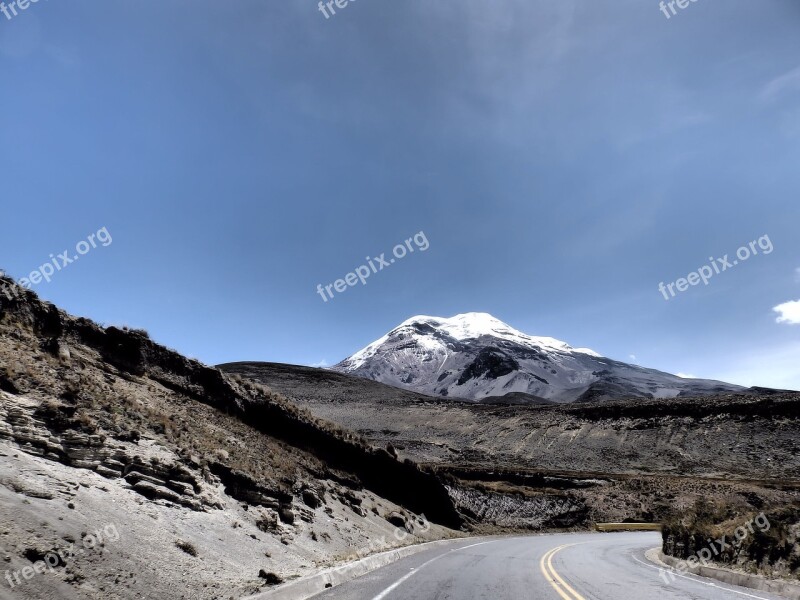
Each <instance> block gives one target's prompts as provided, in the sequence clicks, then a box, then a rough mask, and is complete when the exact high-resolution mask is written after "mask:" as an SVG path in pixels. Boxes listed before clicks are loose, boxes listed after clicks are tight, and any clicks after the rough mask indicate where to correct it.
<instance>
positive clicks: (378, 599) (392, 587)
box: [372, 540, 766, 600]
mask: <svg viewBox="0 0 800 600" xmlns="http://www.w3.org/2000/svg"><path fill="white" fill-rule="evenodd" d="M496 541H499V540H491V541H488V542H480V543H478V544H470V545H469V546H463V547H461V548H453V549H452V550H448V551H447V552H445V553H444V554H440V555H439V556H436V557H434V558H432V559H430V560H429V561H428V562H426V563H424V564H422V565H420V566H418V567H416V568H415V569H412V570H411V572H410V573H408V574H407V575H403V576H402V577H401V578H400V579H398V580H397V581H395V582H394V583H393V584H392V585H390V586H389V587H388V588H386V589H385V590H383V591H382V592H381V593H380V594H378V595H377V596H375V597H374V598H373V599H372V600H383V599H384V598H386V596H388V595H389V594H390V593H391V592H392V591H394V590H395V589H397V588H398V587H400V586H401V585H402V584H403V583H404V582H405V581H406V580H408V579H409V578H410V577H411V576H412V575H414V574H416V573H419V572H420V571H421V570H422V569H424V568H425V567H427V566H428V565H429V564H431V563H432V562H436V561H437V560H439V559H440V558H442V557H443V556H447V555H448V554H450V553H451V552H458V551H459V550H466V549H467V548H474V547H475V546H483V545H484V544H492V543H494V542H496ZM764 600H766V599H764Z"/></svg>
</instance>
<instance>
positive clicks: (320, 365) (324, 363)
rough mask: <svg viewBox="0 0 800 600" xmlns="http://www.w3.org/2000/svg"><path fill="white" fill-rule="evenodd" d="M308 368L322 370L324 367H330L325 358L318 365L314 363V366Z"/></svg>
mask: <svg viewBox="0 0 800 600" xmlns="http://www.w3.org/2000/svg"><path fill="white" fill-rule="evenodd" d="M308 366H309V367H316V368H318V369H322V368H324V367H327V366H328V361H327V360H325V359H324V358H323V359H322V360H321V361H319V362H318V363H314V364H313V365H308Z"/></svg>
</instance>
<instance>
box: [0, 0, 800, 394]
mask: <svg viewBox="0 0 800 600" xmlns="http://www.w3.org/2000/svg"><path fill="white" fill-rule="evenodd" d="M798 27H800V5H798V3H797V2H796V1H794V0H759V1H758V2H756V1H753V0H749V1H744V0H742V1H737V0H727V1H726V2H724V3H722V2H713V1H712V0H698V1H697V2H695V3H692V4H690V5H689V6H688V7H687V8H686V9H684V10H679V11H678V12H677V14H676V15H674V16H672V17H671V18H669V19H667V18H666V17H665V15H664V14H663V13H662V12H661V11H660V10H659V4H658V2H657V1H655V0H646V1H642V0H613V1H611V0H603V1H591V2H590V1H588V0H584V1H581V2H578V1H573V0H559V1H558V2H551V1H547V2H545V1H538V0H518V1H517V0H498V1H496V2H492V3H487V2H479V1H477V0H458V1H457V2H456V1H445V0H438V1H437V2H430V1H428V0H404V1H403V2H388V1H386V0H357V1H353V2H351V3H350V4H349V5H348V6H346V8H344V9H339V10H338V11H337V14H336V15H333V16H330V18H328V19H326V18H325V16H324V15H323V14H322V13H321V12H320V11H319V10H318V8H317V4H316V3H314V2H312V1H311V0H308V1H305V0H304V1H302V2H301V1H292V2H288V1H283V0H269V1H259V2H256V1H252V0H236V1H231V2H205V1H201V0H191V1H189V0H181V1H177V0H175V1H162V2H152V1H149V0H139V1H137V2H136V3H131V2H122V1H119V0H104V2H102V3H100V2H86V1H75V2H49V1H46V0H43V1H40V2H39V3H37V4H32V5H31V6H30V7H29V8H28V9H27V10H25V11H22V12H20V13H19V14H18V16H16V17H13V18H12V19H11V20H8V19H6V18H4V17H3V16H2V14H0V69H2V75H1V77H0V82H2V83H0V98H2V106H3V110H2V111H0V136H2V144H0V175H2V188H0V198H2V207H3V215H4V222H3V235H2V237H0V266H1V267H2V268H4V269H5V270H6V271H8V272H9V273H10V274H12V275H14V276H15V277H18V278H19V277H24V276H26V275H28V274H29V273H30V272H31V271H33V270H34V269H36V268H37V267H39V265H41V264H43V263H44V262H46V261H48V260H49V256H50V254H51V253H52V254H54V255H57V254H59V253H61V252H62V251H63V250H65V249H68V248H69V249H73V248H75V246H76V244H77V243H78V242H79V241H81V240H85V239H87V237H88V236H89V235H90V234H92V233H95V232H97V231H98V230H99V229H101V228H103V227H105V228H106V229H107V231H108V232H109V233H110V235H111V237H112V238H113V243H111V244H110V245H108V246H102V245H98V247H97V248H92V249H91V251H89V252H88V253H87V254H86V255H85V256H81V260H80V261H78V262H73V263H72V264H69V265H68V267H65V268H64V269H63V270H62V271H59V272H57V273H56V274H55V275H54V276H53V277H52V281H51V282H50V283H44V282H43V283H41V284H39V285H37V286H36V287H35V289H36V290H37V291H38V292H39V293H40V295H41V296H42V297H44V298H46V299H48V300H51V301H53V302H55V303H57V304H58V305H60V306H61V307H63V308H65V309H66V310H68V311H70V312H72V313H74V314H78V315H83V316H88V317H91V318H93V319H95V320H97V321H99V322H102V323H105V324H128V325H131V326H136V327H143V328H145V329H147V330H148V331H149V332H150V333H151V335H152V337H153V338H154V339H156V340H157V341H159V342H162V343H164V344H166V345H168V346H170V347H173V348H176V349H178V350H180V351H181V352H183V353H185V354H188V355H190V356H194V357H197V358H200V359H201V360H203V361H204V362H207V363H211V364H214V363H220V362H226V361H234V360H269V361H279V362H289V363H301V364H315V363H321V362H323V361H325V362H326V363H327V364H332V363H334V362H336V361H338V360H340V359H342V358H344V357H346V356H347V355H349V354H351V353H352V352H354V351H356V350H357V349H359V348H361V347H362V346H364V345H366V344H367V343H369V342H370V341H372V340H373V339H375V338H377V337H379V336H380V335H382V334H383V333H385V332H386V331H388V330H389V329H391V328H392V327H394V326H395V325H397V324H398V323H400V322H401V321H403V320H405V319H407V318H408V317H410V316H412V315H415V314H428V315H438V316H452V315H454V314H457V313H462V312H471V311H482V312H489V313H492V314H493V315H495V316H496V317H498V318H500V319H502V320H504V321H506V322H508V323H509V324H511V325H512V326H514V327H516V328H518V329H521V330H523V331H525V332H527V333H530V334H533V335H546V336H553V337H556V338H559V339H563V340H565V341H567V342H569V343H571V344H573V345H574V346H582V347H590V348H593V349H595V350H597V351H598V352H601V353H602V354H605V355H607V356H611V357H614V358H618V359H622V360H626V361H632V362H636V363H639V364H642V365H646V366H650V367H655V368H659V369H663V370H666V371H671V372H680V373H686V374H693V375H697V376H703V377H712V378H719V379H723V380H727V381H731V382H736V383H742V384H746V385H753V384H757V385H765V386H776V387H791V388H797V389H800V368H798V364H800V337H799V336H798V334H799V333H800V325H798V324H793V322H794V321H797V320H800V319H799V318H798V317H797V309H796V305H791V304H789V305H786V304H785V303H789V302H793V301H797V300H798V299H800V271H798V268H800V236H799V235H798V223H800V197H799V196H798V191H800V169H799V168H798V163H799V162H800V151H799V150H800V36H798V35H797V31H798ZM421 231H422V232H424V233H425V236H426V238H427V240H428V241H429V243H430V247H429V248H428V249H427V250H426V251H425V252H421V251H416V252H414V253H409V255H408V256H406V257H405V258H403V259H402V260H398V261H397V262H396V263H395V264H392V265H391V267H390V268H387V269H384V270H383V271H381V272H378V273H374V274H372V275H371V277H370V278H369V280H368V281H367V285H365V286H362V285H360V284H358V285H356V286H354V287H348V288H347V291H345V292H343V293H338V294H336V295H335V297H334V298H333V299H331V300H329V301H327V302H324V301H323V300H322V298H321V297H320V295H318V293H317V291H316V290H317V285H318V284H323V285H328V284H332V283H333V282H335V280H337V279H339V278H342V277H344V276H345V275H346V274H347V273H348V272H351V271H353V270H354V269H355V268H357V267H358V266H359V265H362V264H364V263H365V258H366V257H367V256H370V257H375V256H377V255H379V254H381V253H387V256H389V255H390V253H391V250H392V248H393V246H395V245H396V244H398V243H403V241H404V240H406V239H408V238H410V237H412V236H413V235H414V234H417V233H418V232H421ZM764 235H767V236H769V240H770V241H771V243H772V244H773V248H774V250H773V251H772V252H771V253H770V254H768V255H765V254H763V253H760V254H759V255H757V256H754V257H751V258H750V259H748V260H747V261H743V262H741V263H740V264H738V265H736V266H735V267H733V268H730V269H728V270H727V271H725V272H724V273H720V274H719V275H715V276H714V277H713V278H712V279H711V280H710V281H709V284H708V285H707V286H704V285H702V283H701V284H700V285H697V286H692V287H689V289H688V290H686V291H685V292H681V293H678V294H677V295H676V297H674V298H671V299H670V300H668V301H667V300H665V299H664V297H663V296H662V294H661V293H660V292H659V290H658V284H659V283H661V282H664V283H665V284H666V283H671V282H675V281H677V280H678V279H679V278H681V277H686V276H687V275H688V274H689V273H690V272H692V271H696V270H697V269H699V268H700V267H702V266H703V265H706V264H708V263H709V257H715V258H716V257H723V256H724V255H725V254H729V255H730V256H731V257H733V256H734V255H735V253H736V250H737V249H738V248H739V247H740V246H743V245H745V246H746V245H747V244H748V243H749V242H750V241H752V240H757V239H758V238H760V237H761V236H764ZM779 305H785V306H784V313H783V316H784V322H782V323H778V322H776V319H777V318H778V317H779V316H780V314H779V313H777V312H776V311H774V310H773V308H774V307H776V306H779ZM632 357H635V358H632Z"/></svg>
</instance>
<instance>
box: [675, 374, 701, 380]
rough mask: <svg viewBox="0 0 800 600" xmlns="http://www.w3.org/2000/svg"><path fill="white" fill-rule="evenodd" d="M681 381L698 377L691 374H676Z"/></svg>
mask: <svg viewBox="0 0 800 600" xmlns="http://www.w3.org/2000/svg"><path fill="white" fill-rule="evenodd" d="M675 375H677V376H678V377H680V378H681V379H697V375H690V374H689V373H675Z"/></svg>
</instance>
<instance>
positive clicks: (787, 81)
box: [758, 67, 800, 102]
mask: <svg viewBox="0 0 800 600" xmlns="http://www.w3.org/2000/svg"><path fill="white" fill-rule="evenodd" d="M792 89H794V90H800V67H797V68H796V69H793V70H791V71H789V72H788V73H784V74H783V75H781V76H780V77H776V78H775V79H773V80H772V81H770V82H769V83H768V84H767V85H765V86H764V88H763V89H762V90H761V93H760V94H759V95H758V96H759V98H760V99H761V100H762V101H765V102H771V101H772V100H775V98H777V97H778V96H780V95H781V94H782V93H783V92H785V91H787V90H792Z"/></svg>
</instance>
